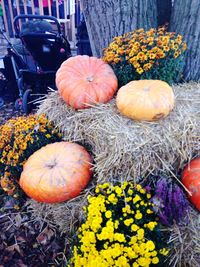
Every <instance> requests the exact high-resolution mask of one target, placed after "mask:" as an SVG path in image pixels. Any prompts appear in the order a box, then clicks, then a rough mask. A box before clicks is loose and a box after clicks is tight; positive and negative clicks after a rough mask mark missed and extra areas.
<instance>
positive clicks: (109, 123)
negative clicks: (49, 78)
mask: <svg viewBox="0 0 200 267" xmlns="http://www.w3.org/2000/svg"><path fill="white" fill-rule="evenodd" d="M173 89H174V92H175V96H176V107H175V109H174V110H173V111H172V112H171V113H170V115H169V116H168V117H166V118H165V119H162V120H160V121H157V122H135V121H132V120H130V119H128V118H126V117H124V116H122V115H121V114H120V113H119V112H118V110H117V108H116V106H115V100H112V101H111V102H110V103H108V104H101V105H96V106H94V107H92V108H90V109H85V110H79V111H74V110H73V109H71V108H70V107H67V105H66V104H65V103H64V102H63V101H62V99H61V98H60V97H59V95H58V93H57V92H50V94H49V95H48V97H47V99H46V100H45V101H43V102H42V103H41V105H40V107H39V110H38V114H41V113H45V114H46V115H47V117H48V118H49V119H50V120H52V121H53V122H54V124H55V126H56V127H59V129H60V131H61V132H62V133H63V134H64V138H65V140H69V141H76V142H80V143H82V144H83V145H86V147H87V148H89V149H90V150H91V151H92V154H93V156H94V159H95V162H94V171H95V174H96V175H95V178H94V179H93V181H92V183H93V184H91V185H90V186H89V187H88V188H87V189H86V190H85V191H84V192H83V193H82V195H81V196H79V197H77V198H76V199H73V200H71V201H68V202H65V203H61V204H54V205H50V204H41V203H37V202H35V201H33V200H29V201H28V202H27V206H28V208H29V209H30V210H31V212H32V216H33V218H37V219H41V220H45V221H47V222H48V223H50V224H51V223H52V224H56V225H57V226H58V227H59V229H60V231H68V232H73V231H74V230H75V229H77V225H78V224H79V223H80V221H81V220H82V218H83V213H82V206H83V205H85V204H86V200H87V195H88V194H89V193H90V192H92V190H91V189H92V188H93V187H94V184H95V183H97V182H104V181H109V182H113V181H116V180H118V181H119V180H123V181H124V180H128V179H130V178H134V179H136V180H139V179H140V178H141V177H143V178H144V177H147V176H148V175H149V174H151V173H154V174H156V173H157V172H159V173H164V174H165V175H166V174H169V173H170V176H173V177H174V178H176V179H177V176H178V173H179V171H180V170H181V169H182V168H183V166H184V164H185V163H186V162H188V161H189V160H190V159H191V158H192V157H194V156H197V155H199V154H200V83H188V84H180V85H176V86H174V88H173ZM194 214H195V213H194V212H191V215H190V216H191V220H190V222H191V223H190V225H187V224H185V225H184V224H183V225H182V226H181V227H180V228H179V227H178V226H177V227H174V228H173V229H172V234H171V241H174V242H175V244H176V245H175V247H174V254H173V255H174V256H172V262H171V264H172V266H181V267H184V266H191V267H196V266H200V260H199V255H198V254H199V253H200V250H199V249H200V248H199V239H200V231H199V230H197V229H199V228H197V224H198V220H197V218H196V217H195V215H194ZM193 226H194V227H193ZM198 227H199V226H198ZM194 231H195V232H194ZM197 231H199V232H198V234H197ZM194 233H195V234H196V237H195V235H194ZM197 243H198V245H196V247H195V244H197ZM183 250H184V251H183ZM190 263H191V264H190ZM196 263H198V264H199V265H195V264H196ZM177 264H178V265H177Z"/></svg>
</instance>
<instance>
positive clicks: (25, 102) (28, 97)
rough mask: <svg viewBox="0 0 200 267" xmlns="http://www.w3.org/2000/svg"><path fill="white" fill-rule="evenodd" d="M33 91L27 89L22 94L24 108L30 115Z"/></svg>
mask: <svg viewBox="0 0 200 267" xmlns="http://www.w3.org/2000/svg"><path fill="white" fill-rule="evenodd" d="M31 92H32V90H31V89H27V90H26V91H25V92H24V94H23V96H22V110H23V112H24V113H25V114H26V115H28V114H29V113H30V112H31V109H32V103H29V102H30V101H31Z"/></svg>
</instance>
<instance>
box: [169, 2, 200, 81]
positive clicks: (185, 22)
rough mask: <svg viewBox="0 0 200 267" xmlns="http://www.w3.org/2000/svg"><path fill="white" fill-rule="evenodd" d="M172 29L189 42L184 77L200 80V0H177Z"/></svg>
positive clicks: (171, 24)
mask: <svg viewBox="0 0 200 267" xmlns="http://www.w3.org/2000/svg"><path fill="white" fill-rule="evenodd" d="M170 30H171V31H174V32H176V33H178V34H181V35H183V37H184V40H185V41H186V43H187V46H188V48H187V51H186V60H185V65H184V79H185V80H186V81H189V80H194V81H199V80H200V1H199V0H175V1H174V6H173V10H172V18H171V23H170Z"/></svg>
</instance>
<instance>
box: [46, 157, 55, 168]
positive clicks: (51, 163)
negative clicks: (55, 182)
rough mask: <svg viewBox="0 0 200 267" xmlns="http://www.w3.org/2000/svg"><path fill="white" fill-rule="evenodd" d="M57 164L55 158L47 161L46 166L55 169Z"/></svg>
mask: <svg viewBox="0 0 200 267" xmlns="http://www.w3.org/2000/svg"><path fill="white" fill-rule="evenodd" d="M56 165H57V162H56V160H55V159H54V161H52V162H49V163H46V164H45V167H47V168H49V169H53V168H54V167H55V166H56Z"/></svg>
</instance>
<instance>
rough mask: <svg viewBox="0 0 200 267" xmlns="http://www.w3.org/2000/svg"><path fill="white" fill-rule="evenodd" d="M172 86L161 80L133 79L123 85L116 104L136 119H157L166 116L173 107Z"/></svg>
mask: <svg viewBox="0 0 200 267" xmlns="http://www.w3.org/2000/svg"><path fill="white" fill-rule="evenodd" d="M174 103H175V97H174V93H173V90H172V88H171V87H170V86H169V85H168V84H167V83H166V82H163V81H159V80H139V81H132V82H129V83H128V84H126V85H125V86H123V87H121V88H120V89H119V91H118V93H117V97H116V104H117V107H118V109H119V111H120V112H121V113H122V114H123V115H125V116H127V117H129V118H131V119H134V120H139V121H140V120H145V121H155V120H158V119H160V118H163V117H166V116H167V115H168V114H169V112H170V111H171V110H172V109H173V107H174Z"/></svg>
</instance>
